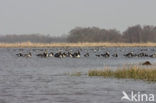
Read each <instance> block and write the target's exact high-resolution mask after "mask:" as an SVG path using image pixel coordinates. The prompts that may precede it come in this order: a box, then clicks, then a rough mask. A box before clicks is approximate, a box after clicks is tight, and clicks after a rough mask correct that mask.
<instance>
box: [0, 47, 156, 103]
mask: <svg viewBox="0 0 156 103" xmlns="http://www.w3.org/2000/svg"><path fill="white" fill-rule="evenodd" d="M65 49H66V48H47V50H48V51H49V52H50V51H54V52H57V51H64V50H65ZM69 49H70V50H73V51H76V50H77V49H79V48H68V50H69ZM29 51H31V52H32V53H33V56H32V58H23V57H17V56H16V53H19V52H22V53H27V52H29ZM43 51H44V49H43V50H42V48H31V49H30V48H26V49H23V50H22V49H18V48H10V49H6V48H1V49H0V54H1V55H0V103H122V102H123V103H124V102H126V101H121V97H122V96H123V94H122V91H126V92H130V91H135V92H140V93H152V94H154V95H155V96H156V83H149V82H145V81H141V80H127V79H111V78H103V77H88V76H87V75H86V74H85V73H87V71H88V70H90V69H103V68H108V67H109V68H111V69H116V68H118V67H122V66H124V65H132V64H135V65H140V63H142V62H144V61H146V60H149V61H150V62H151V63H152V64H153V66H154V67H155V63H156V59H155V58H149V57H146V58H145V57H143V58H136V57H134V58H126V57H124V56H123V54H125V53H128V52H131V51H133V52H134V53H139V52H145V53H148V54H152V53H155V52H156V48H145V47H144V48H103V47H101V48H82V51H81V53H82V55H83V54H85V53H86V52H89V53H90V56H89V57H83V56H82V57H80V58H62V59H59V58H54V57H49V58H40V57H36V56H35V55H36V54H37V53H41V52H43ZM106 51H109V52H110V54H113V53H118V54H119V57H118V58H114V57H110V58H103V57H96V56H95V54H98V53H105V52H106ZM74 72H82V73H84V75H81V76H70V75H67V73H74ZM155 101H156V100H155Z"/></svg>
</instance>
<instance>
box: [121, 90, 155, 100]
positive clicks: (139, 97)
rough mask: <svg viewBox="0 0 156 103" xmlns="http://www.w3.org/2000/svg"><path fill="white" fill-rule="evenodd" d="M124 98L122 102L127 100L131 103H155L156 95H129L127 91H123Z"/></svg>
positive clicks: (133, 93) (139, 93)
mask: <svg viewBox="0 0 156 103" xmlns="http://www.w3.org/2000/svg"><path fill="white" fill-rule="evenodd" d="M122 94H123V97H121V101H123V100H127V101H131V102H154V101H155V100H154V94H145V93H141V92H136V93H135V92H134V91H131V93H130V94H129V95H128V94H127V93H126V92H125V91H122Z"/></svg>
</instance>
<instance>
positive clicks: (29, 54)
mask: <svg viewBox="0 0 156 103" xmlns="http://www.w3.org/2000/svg"><path fill="white" fill-rule="evenodd" d="M23 56H24V57H27V58H28V57H32V54H31V52H29V53H28V54H24V55H23Z"/></svg>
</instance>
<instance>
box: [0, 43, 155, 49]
mask: <svg viewBox="0 0 156 103" xmlns="http://www.w3.org/2000/svg"><path fill="white" fill-rule="evenodd" d="M155 46H156V43H32V42H21V43H0V48H27V47H30V48H31V47H41V48H44V47H155Z"/></svg>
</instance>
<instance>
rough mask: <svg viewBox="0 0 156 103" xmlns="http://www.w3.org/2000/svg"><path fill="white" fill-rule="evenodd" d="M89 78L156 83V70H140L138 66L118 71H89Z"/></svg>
mask: <svg viewBox="0 0 156 103" xmlns="http://www.w3.org/2000/svg"><path fill="white" fill-rule="evenodd" d="M88 76H102V77H105V78H118V79H121V78H124V79H135V80H138V79H140V80H145V81H155V82H156V69H153V68H148V69H146V68H139V67H137V66H134V67H130V68H127V69H125V68H122V69H117V70H115V71H113V70H110V69H104V70H89V71H88Z"/></svg>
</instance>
